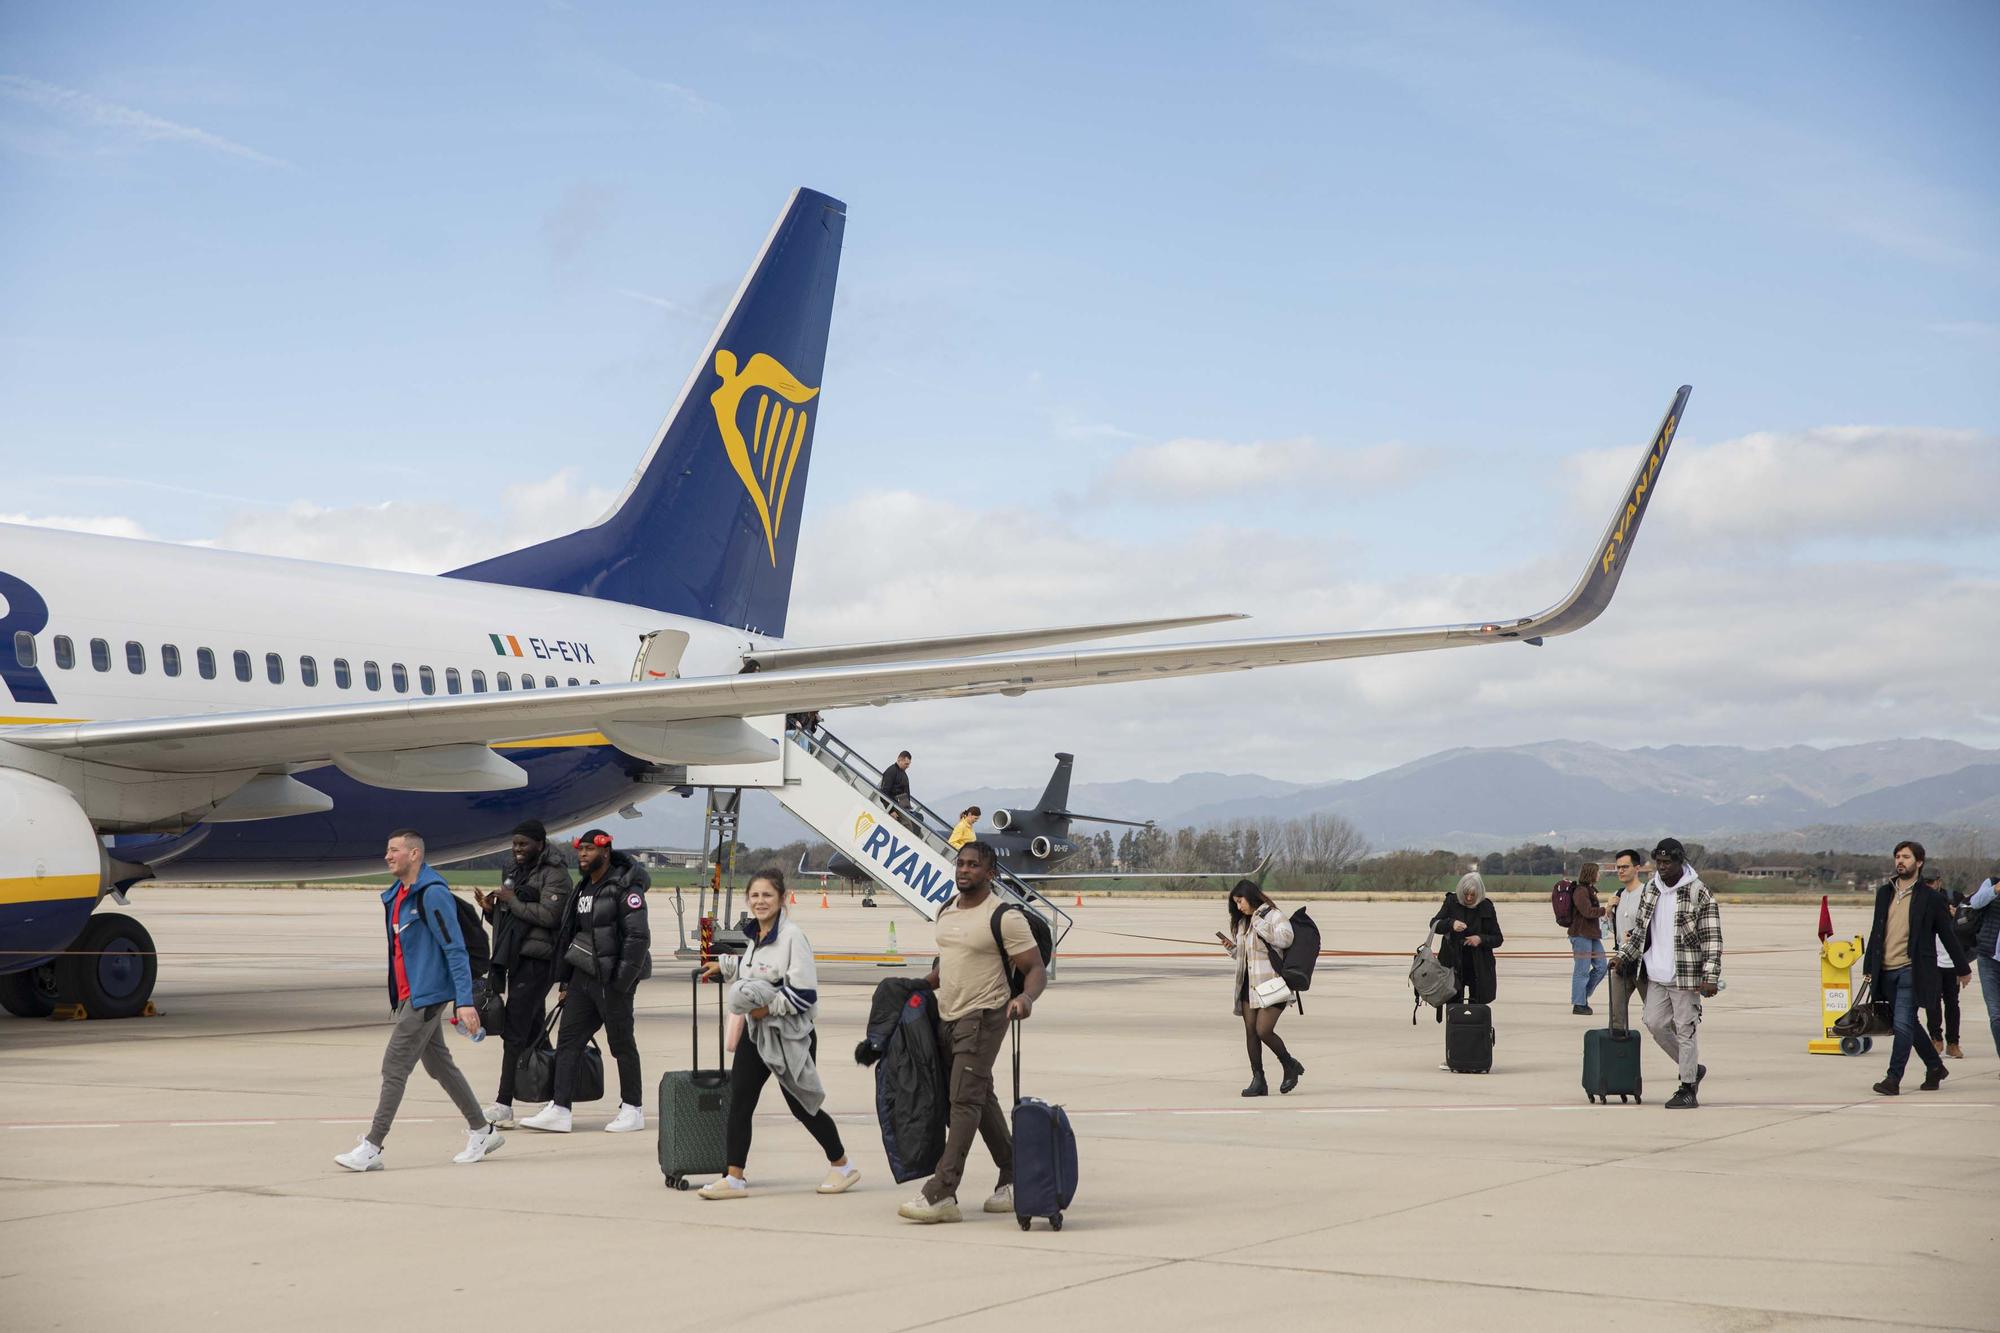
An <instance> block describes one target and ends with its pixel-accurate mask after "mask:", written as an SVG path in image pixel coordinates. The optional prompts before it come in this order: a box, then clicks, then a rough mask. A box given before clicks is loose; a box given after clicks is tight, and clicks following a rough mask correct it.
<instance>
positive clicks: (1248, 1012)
mask: <svg viewBox="0 0 2000 1333" xmlns="http://www.w3.org/2000/svg"><path fill="white" fill-rule="evenodd" d="M1215 938H1217V939H1218V940H1221V941H1222V947H1223V948H1225V949H1227V950H1229V956H1230V957H1231V958H1234V959H1235V960H1236V1014H1237V1016H1238V1017H1240V1018H1241V1019H1242V1020H1243V1044H1244V1045H1245V1046H1246V1047H1248V1048H1249V1051H1250V1086H1249V1087H1247V1088H1245V1089H1243V1095H1244V1096H1245V1097H1264V1096H1268V1095H1269V1094H1270V1091H1271V1089H1270V1085H1269V1084H1267V1083H1265V1082H1264V1048H1265V1047H1267V1046H1268V1047H1270V1048H1271V1054H1273V1055H1275V1056H1277V1057H1278V1067H1279V1068H1280V1069H1281V1070H1282V1071H1283V1074H1284V1077H1283V1080H1282V1081H1281V1082H1280V1083H1279V1084H1278V1091H1279V1092H1290V1091H1291V1090H1292V1089H1293V1088H1296V1087H1297V1086H1299V1075H1301V1074H1303V1073H1305V1072H1306V1067H1305V1066H1304V1065H1302V1064H1300V1063H1299V1062H1298V1061H1297V1060H1294V1059H1292V1053H1291V1052H1290V1051H1288V1050H1286V1049H1285V1043H1284V1041H1283V1040H1282V1039H1281V1038H1280V1037H1279V1036H1278V1020H1279V1019H1280V1018H1282V1017H1283V1016H1284V1013H1285V1006H1286V1005H1288V1004H1290V1003H1291V1002H1292V991H1291V988H1290V987H1289V986H1287V985H1286V984H1285V978H1284V977H1283V976H1282V975H1280V974H1279V972H1278V969H1277V968H1276V967H1275V966H1274V965H1273V964H1272V962H1271V951H1272V950H1273V949H1276V950H1278V951H1279V952H1281V953H1282V952H1283V951H1284V950H1285V949H1287V948H1289V947H1290V946H1291V943H1292V923H1291V919H1290V918H1289V917H1287V916H1286V915H1285V914H1284V913H1283V912H1280V911H1279V910H1278V909H1277V908H1276V907H1274V906H1272V905H1271V900H1270V899H1269V898H1267V897H1265V896H1264V891H1263V890H1262V889H1260V888H1258V887H1257V886H1256V884H1254V883H1252V882H1251V881H1250V880H1247V879H1239V880H1237V881H1236V887H1235V888H1233V889H1231V890H1230V891H1229V934H1227V935H1225V934H1223V933H1222V932H1221V931H1219V930H1218V931H1216V932H1215Z"/></svg>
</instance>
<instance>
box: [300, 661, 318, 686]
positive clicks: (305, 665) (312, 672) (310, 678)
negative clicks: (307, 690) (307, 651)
mask: <svg viewBox="0 0 2000 1333" xmlns="http://www.w3.org/2000/svg"><path fill="white" fill-rule="evenodd" d="M299 684H301V685H317V684H319V659H318V658H316V657H301V658H300V659H299Z"/></svg>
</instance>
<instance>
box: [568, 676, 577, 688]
mask: <svg viewBox="0 0 2000 1333" xmlns="http://www.w3.org/2000/svg"><path fill="white" fill-rule="evenodd" d="M569 684H570V688H571V689H575V688H576V677H575V676H571V677H570V678H569Z"/></svg>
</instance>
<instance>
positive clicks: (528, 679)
mask: <svg viewBox="0 0 2000 1333" xmlns="http://www.w3.org/2000/svg"><path fill="white" fill-rule="evenodd" d="M521 688H522V689H524V690H532V689H534V688H535V678H534V677H533V676H531V675H529V674H528V673H527V672H525V671H523V672H522V673H521Z"/></svg>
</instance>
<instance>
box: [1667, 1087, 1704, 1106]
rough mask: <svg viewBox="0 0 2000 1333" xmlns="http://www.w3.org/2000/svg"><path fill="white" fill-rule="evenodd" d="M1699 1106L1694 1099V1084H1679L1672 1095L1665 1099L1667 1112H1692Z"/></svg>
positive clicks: (1698, 1102) (1699, 1103)
mask: <svg viewBox="0 0 2000 1333" xmlns="http://www.w3.org/2000/svg"><path fill="white" fill-rule="evenodd" d="M1700 1105H1701V1102H1700V1101H1698V1100H1696V1098H1695V1095H1694V1084H1692V1083H1683V1084H1681V1085H1680V1087H1679V1088H1678V1089H1677V1090H1676V1091H1675V1092H1674V1095H1673V1096H1671V1097H1669V1098H1667V1109H1668V1110H1669V1111H1692V1110H1694V1109H1696V1108H1697V1107H1699V1106H1700Z"/></svg>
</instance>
